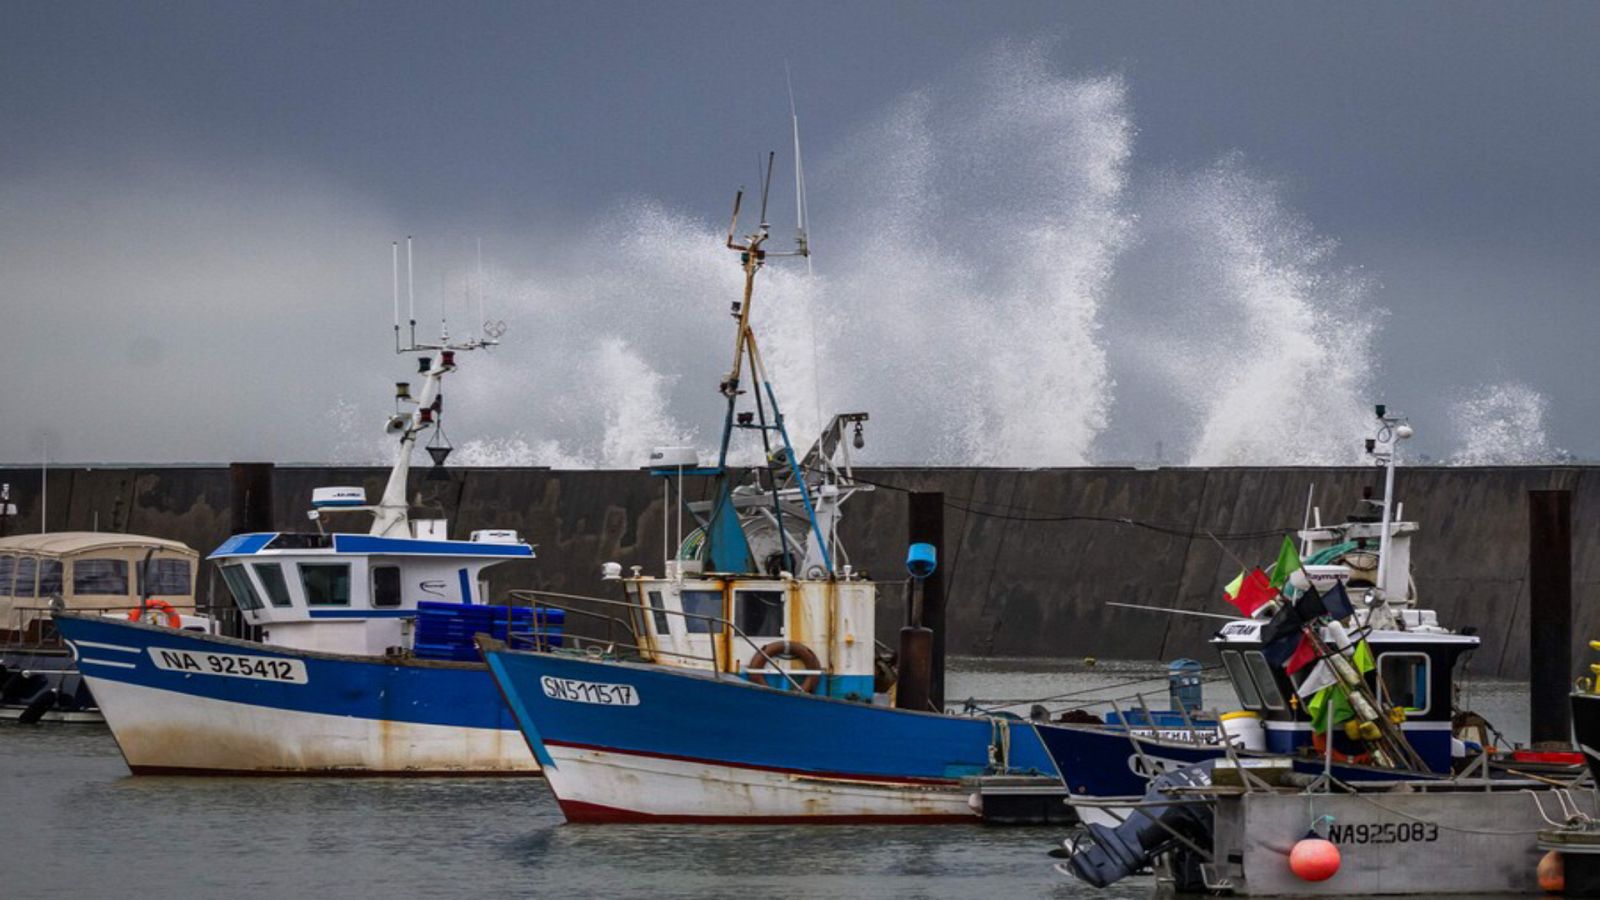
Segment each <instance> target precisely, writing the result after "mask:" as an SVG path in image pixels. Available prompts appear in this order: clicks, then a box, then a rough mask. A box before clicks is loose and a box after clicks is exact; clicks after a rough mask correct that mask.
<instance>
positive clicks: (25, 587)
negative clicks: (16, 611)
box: [11, 556, 39, 597]
mask: <svg viewBox="0 0 1600 900" xmlns="http://www.w3.org/2000/svg"><path fill="white" fill-rule="evenodd" d="M38 569H39V561H38V560H37V559H34V558H33V557H31V556H19V557H17V585H16V587H15V588H14V589H12V591H11V593H12V595H13V596H16V597H32V596H34V590H33V589H34V584H35V581H36V578H35V576H36V575H37V574H38Z"/></svg>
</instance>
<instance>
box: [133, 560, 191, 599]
mask: <svg viewBox="0 0 1600 900" xmlns="http://www.w3.org/2000/svg"><path fill="white" fill-rule="evenodd" d="M146 579H148V581H146ZM139 593H140V594H147V595H149V596H151V597H158V596H160V595H162V594H166V595H167V596H169V597H187V596H189V594H191V593H193V588H192V586H191V585H190V583H189V561H188V560H187V559H152V560H150V562H149V563H148V564H145V563H140V564H139Z"/></svg>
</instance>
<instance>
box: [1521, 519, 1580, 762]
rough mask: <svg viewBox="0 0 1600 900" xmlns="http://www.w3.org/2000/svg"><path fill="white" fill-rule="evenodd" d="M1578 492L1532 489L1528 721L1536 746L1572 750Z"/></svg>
mask: <svg viewBox="0 0 1600 900" xmlns="http://www.w3.org/2000/svg"><path fill="white" fill-rule="evenodd" d="M1571 690H1572V492H1571V491H1529V492H1528V692H1529V707H1528V714H1529V715H1528V721H1529V731H1530V737H1531V741H1532V744H1533V746H1534V747H1535V748H1538V747H1540V746H1541V745H1548V746H1552V747H1556V746H1558V747H1560V748H1563V749H1565V748H1567V747H1570V746H1571V737H1572V727H1571V722H1570V718H1569V714H1568V710H1567V694H1568V693H1569V692H1570V691H1571Z"/></svg>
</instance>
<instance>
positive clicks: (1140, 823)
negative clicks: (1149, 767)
mask: <svg viewBox="0 0 1600 900" xmlns="http://www.w3.org/2000/svg"><path fill="white" fill-rule="evenodd" d="M1213 764H1214V761H1212V760H1207V761H1206V762H1203V763H1198V764H1196V765H1193V766H1186V767H1184V768H1182V769H1174V770H1172V771H1170V772H1164V773H1162V774H1161V775H1159V776H1158V777H1156V778H1155V779H1154V780H1153V781H1151V782H1150V790H1149V792H1147V793H1146V794H1145V795H1144V799H1145V802H1146V803H1159V802H1160V801H1163V800H1166V801H1169V803H1170V805H1167V806H1141V807H1139V808H1137V809H1135V810H1134V811H1133V812H1132V814H1131V815H1129V816H1128V820H1127V821H1126V822H1123V823H1122V824H1121V825H1118V826H1117V827H1115V828H1112V827H1110V826H1108V825H1099V824H1093V825H1089V826H1087V827H1086V828H1085V829H1084V830H1083V831H1079V832H1078V833H1077V834H1076V835H1075V836H1074V837H1073V838H1070V839H1069V840H1068V849H1069V850H1070V851H1071V854H1072V856H1071V858H1070V859H1069V860H1068V862H1067V864H1066V867H1065V868H1063V867H1062V866H1057V867H1056V868H1058V869H1062V870H1063V871H1069V872H1071V873H1072V874H1073V875H1075V876H1077V877H1078V878H1079V879H1081V880H1083V881H1086V882H1088V883H1089V884H1092V885H1094V886H1095V887H1099V888H1103V887H1107V886H1108V885H1111V884H1114V883H1116V882H1118V881H1121V880H1122V879H1124V878H1126V877H1128V876H1129V875H1132V874H1134V873H1135V872H1138V871H1140V870H1141V869H1145V868H1147V867H1149V866H1150V864H1151V863H1152V862H1153V861H1154V860H1155V858H1156V857H1157V856H1159V855H1160V854H1161V853H1163V852H1165V851H1166V850H1169V849H1171V848H1172V846H1173V845H1174V844H1177V843H1178V839H1177V838H1176V837H1174V836H1173V832H1177V833H1178V834H1181V835H1183V836H1184V837H1186V838H1188V839H1189V840H1192V841H1194V842H1195V843H1197V844H1200V845H1201V846H1205V845H1207V844H1209V843H1210V840H1211V827H1212V815H1211V807H1210V806H1209V805H1206V804H1200V803H1183V802H1172V801H1173V798H1171V797H1169V796H1167V793H1166V792H1167V791H1168V790H1169V789H1171V788H1175V787H1205V786H1207V785H1209V784H1211V767H1212V765H1213Z"/></svg>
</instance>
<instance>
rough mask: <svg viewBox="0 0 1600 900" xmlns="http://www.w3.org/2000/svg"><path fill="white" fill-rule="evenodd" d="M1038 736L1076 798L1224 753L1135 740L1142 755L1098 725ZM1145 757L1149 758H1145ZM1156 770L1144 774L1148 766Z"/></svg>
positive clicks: (1138, 784)
mask: <svg viewBox="0 0 1600 900" xmlns="http://www.w3.org/2000/svg"><path fill="white" fill-rule="evenodd" d="M1036 727H1037V729H1038V732H1039V738H1040V740H1042V741H1043V742H1044V746H1045V747H1046V749H1047V750H1048V751H1049V753H1050V756H1051V758H1052V759H1053V760H1054V762H1055V765H1056V767H1057V769H1058V770H1059V771H1060V772H1061V775H1062V778H1063V780H1065V782H1066V784H1067V790H1068V791H1069V792H1070V793H1071V794H1072V795H1073V796H1077V797H1091V798H1099V799H1111V798H1124V797H1133V798H1137V797H1143V796H1144V793H1145V791H1146V789H1147V787H1148V785H1147V781H1148V779H1149V777H1151V776H1153V775H1159V774H1160V773H1161V772H1162V771H1166V770H1169V769H1175V768H1181V767H1183V766H1187V765H1193V764H1194V763H1199V762H1205V761H1206V760H1212V759H1222V758H1224V757H1226V756H1227V753H1226V751H1224V749H1223V748H1222V747H1221V746H1218V745H1206V744H1191V743H1186V742H1181V741H1171V740H1153V739H1150V738H1138V739H1137V740H1138V741H1139V747H1140V749H1142V750H1143V752H1144V756H1143V758H1142V759H1141V757H1140V755H1139V753H1138V752H1136V751H1135V750H1134V747H1133V743H1132V741H1133V739H1130V738H1129V736H1128V735H1127V734H1126V733H1125V732H1122V731H1117V730H1113V729H1110V728H1106V727H1104V726H1096V725H1038V726H1036ZM1236 752H1237V754H1238V755H1239V756H1240V757H1246V758H1248V757H1267V756H1274V757H1281V756H1282V755H1283V754H1278V753H1257V752H1251V751H1248V750H1241V751H1236ZM1147 760H1148V762H1146V761H1147ZM1147 767H1148V768H1154V769H1155V770H1156V771H1154V772H1147V771H1145V769H1146V768H1147ZM1294 767H1295V770H1296V771H1299V772H1302V773H1305V774H1310V775H1318V774H1321V773H1322V768H1323V763H1322V761H1321V760H1319V759H1296V760H1295V762H1294ZM1333 774H1334V776H1335V777H1336V778H1339V779H1341V780H1345V781H1393V780H1405V779H1414V778H1416V777H1417V775H1416V774H1415V773H1410V772H1396V771H1391V770H1385V769H1376V768H1371V767H1367V766H1350V765H1341V764H1338V763H1335V764H1334V766H1333Z"/></svg>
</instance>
